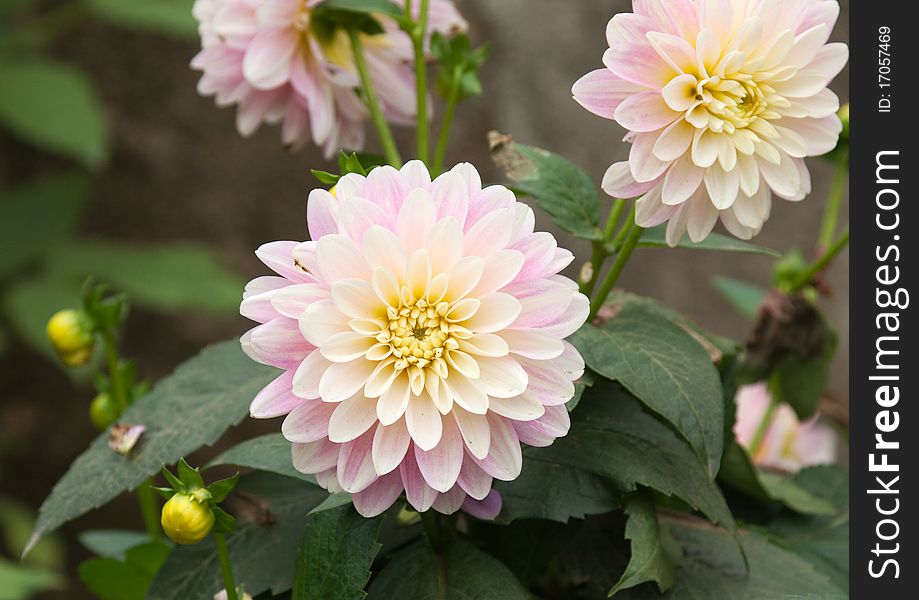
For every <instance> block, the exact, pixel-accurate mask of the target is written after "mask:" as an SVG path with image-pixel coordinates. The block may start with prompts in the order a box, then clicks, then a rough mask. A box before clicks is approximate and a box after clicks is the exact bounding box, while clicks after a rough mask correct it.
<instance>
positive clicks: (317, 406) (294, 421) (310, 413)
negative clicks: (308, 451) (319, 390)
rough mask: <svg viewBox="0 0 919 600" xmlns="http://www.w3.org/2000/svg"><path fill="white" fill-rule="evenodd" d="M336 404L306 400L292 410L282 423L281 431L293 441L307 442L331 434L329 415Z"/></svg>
mask: <svg viewBox="0 0 919 600" xmlns="http://www.w3.org/2000/svg"><path fill="white" fill-rule="evenodd" d="M334 410H335V405H334V404H329V403H327V402H322V401H321V400H310V401H307V402H304V403H303V404H301V405H300V406H298V407H297V408H295V409H294V410H292V411H291V413H290V414H289V415H287V417H286V418H285V419H284V422H283V423H282V424H281V433H282V434H284V437H285V438H286V439H287V440H288V441H291V442H298V443H307V442H315V441H318V440H321V439H322V438H325V437H328V436H329V417H331V416H332V412H333V411H334Z"/></svg>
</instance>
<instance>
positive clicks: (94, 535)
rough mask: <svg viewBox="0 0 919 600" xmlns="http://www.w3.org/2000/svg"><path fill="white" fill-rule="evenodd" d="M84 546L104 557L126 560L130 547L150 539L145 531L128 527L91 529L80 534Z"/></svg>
mask: <svg viewBox="0 0 919 600" xmlns="http://www.w3.org/2000/svg"><path fill="white" fill-rule="evenodd" d="M78 537H79V540H80V543H81V544H83V547H84V548H86V549H87V550H89V551H90V552H92V553H93V554H95V555H97V556H100V557H102V558H114V559H117V560H124V557H125V552H127V551H128V549H130V548H133V547H134V546H138V545H140V544H142V543H144V542H146V541H147V540H149V539H150V534H149V533H147V532H145V531H130V530H127V529H91V530H88V531H84V532H82V533H80V535H79V536H78Z"/></svg>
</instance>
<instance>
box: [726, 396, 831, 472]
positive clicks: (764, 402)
mask: <svg viewBox="0 0 919 600" xmlns="http://www.w3.org/2000/svg"><path fill="white" fill-rule="evenodd" d="M736 401H737V420H736V422H735V424H734V435H735V436H736V437H737V442H738V443H739V444H740V445H741V446H744V447H745V448H749V446H750V444H751V443H752V441H753V438H754V436H755V435H756V431H757V429H759V424H760V422H761V421H762V420H763V415H765V414H766V411H767V410H768V409H769V404H770V402H771V401H772V396H771V395H770V393H769V390H768V389H767V388H766V384H764V383H758V384H755V385H746V386H744V387H742V388H740V390H738V392H737V396H736ZM837 445H838V437H837V435H836V432H835V431H833V428H832V427H830V426H829V425H825V424H824V423H821V422H820V421H819V420H818V417H816V416H815V417H813V418H812V419H809V420H808V421H805V422H803V423H802V422H800V421H798V417H797V416H795V412H794V411H793V410H792V409H791V407H790V406H788V405H787V404H781V405H779V407H778V408H777V409H776V411H775V413H774V414H773V416H772V423H771V424H770V426H769V429H767V430H766V435H765V436H764V437H763V440H762V443H761V444H760V446H759V449H758V450H757V451H756V453H755V454H754V455H753V456H752V457H751V458H752V459H753V463H754V464H757V465H759V466H761V467H772V468H775V469H782V470H784V471H789V472H794V471H798V470H800V469H802V468H804V467H807V466H811V465H824V464H830V463H833V462H835V460H836V449H837Z"/></svg>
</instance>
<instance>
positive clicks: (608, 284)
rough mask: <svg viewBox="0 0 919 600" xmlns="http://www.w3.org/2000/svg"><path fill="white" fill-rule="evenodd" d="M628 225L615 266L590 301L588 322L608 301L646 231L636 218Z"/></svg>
mask: <svg viewBox="0 0 919 600" xmlns="http://www.w3.org/2000/svg"><path fill="white" fill-rule="evenodd" d="M626 227H627V231H628V233H627V234H626V236H625V239H624V240H623V242H622V248H620V249H619V253H618V254H617V255H616V260H615V261H614V262H613V266H612V267H610V270H609V273H607V274H606V278H605V279H604V280H603V284H602V285H601V286H600V290H599V291H598V292H597V293H596V295H595V296H594V297H593V298H592V299H591V301H590V316H589V317H588V318H587V321H588V322H590V321H593V320H594V319H595V318H596V316H597V313H598V312H600V308H602V307H603V303H604V302H606V298H607V297H608V296H609V293H610V292H611V291H613V287H614V286H615V285H616V281H618V280H619V276H620V275H622V271H623V270H624V269H625V265H626V264H628V262H629V258H631V256H632V252H633V251H634V250H635V247H636V246H637V245H638V242H639V240H641V235H642V233H644V231H645V230H644V228H642V227H639V226H638V225H636V224H635V222H634V219H633V220H631V221H630V222H629V223H628V224H627V225H626Z"/></svg>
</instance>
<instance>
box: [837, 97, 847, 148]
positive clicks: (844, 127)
mask: <svg viewBox="0 0 919 600" xmlns="http://www.w3.org/2000/svg"><path fill="white" fill-rule="evenodd" d="M837 114H838V115H839V120H840V121H842V134H841V137H843V138H844V139H849V103H848V102H846V103H845V104H843V105H842V107H841V108H840V109H839V113H837Z"/></svg>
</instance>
